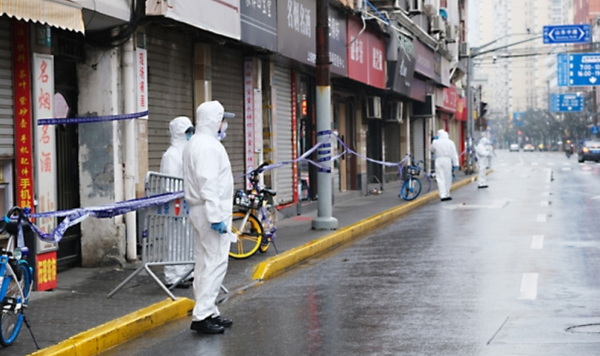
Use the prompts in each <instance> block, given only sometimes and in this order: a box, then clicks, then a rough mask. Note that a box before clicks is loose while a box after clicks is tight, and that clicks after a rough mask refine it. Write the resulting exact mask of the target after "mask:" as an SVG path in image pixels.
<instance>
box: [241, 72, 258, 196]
mask: <svg viewBox="0 0 600 356" xmlns="http://www.w3.org/2000/svg"><path fill="white" fill-rule="evenodd" d="M252 79H253V78H252V61H246V62H244V127H245V130H244V135H245V139H244V142H245V149H246V155H245V156H246V172H250V171H251V170H252V169H254V168H255V167H256V164H255V162H254V98H253V97H252V94H253V92H254V88H253V85H252V84H253V80H252ZM246 189H252V185H251V184H250V182H249V180H247V179H246Z"/></svg>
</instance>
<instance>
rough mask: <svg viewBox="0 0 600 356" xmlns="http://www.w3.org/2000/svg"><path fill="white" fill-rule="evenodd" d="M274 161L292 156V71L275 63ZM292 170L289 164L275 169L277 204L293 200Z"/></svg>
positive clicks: (280, 160)
mask: <svg viewBox="0 0 600 356" xmlns="http://www.w3.org/2000/svg"><path fill="white" fill-rule="evenodd" d="M273 82H274V83H273V84H274V86H275V120H274V121H275V123H274V126H275V140H276V143H277V146H276V147H275V161H276V162H284V161H291V160H292V159H293V156H292V73H291V71H290V69H288V68H285V67H282V66H279V65H276V66H275V77H274V80H273ZM293 175H294V171H293V167H292V165H291V164H288V165H285V166H283V167H281V168H278V169H277V170H276V171H275V182H276V190H277V196H276V197H275V199H276V201H277V203H278V204H285V203H290V202H293V201H294V187H293V185H294V176H293Z"/></svg>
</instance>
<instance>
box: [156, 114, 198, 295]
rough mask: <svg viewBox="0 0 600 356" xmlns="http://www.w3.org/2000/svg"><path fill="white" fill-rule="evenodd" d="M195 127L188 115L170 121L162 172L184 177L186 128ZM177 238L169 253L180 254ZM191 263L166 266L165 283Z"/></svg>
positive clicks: (180, 227)
mask: <svg viewBox="0 0 600 356" xmlns="http://www.w3.org/2000/svg"><path fill="white" fill-rule="evenodd" d="M190 127H193V125H192V122H191V121H190V119H189V118H188V117H186V116H179V117H176V118H174V119H173V120H171V122H170V123H169V134H170V135H171V146H170V147H169V148H168V149H167V151H166V152H165V153H164V154H163V156H162V160H161V161H160V173H162V174H166V175H169V176H173V177H180V178H183V148H184V147H185V145H186V144H187V137H186V133H185V132H186V130H188V129H189V128H190ZM175 228H176V229H177V231H172V233H173V234H174V235H173V236H175V238H176V237H177V236H178V235H179V234H183V233H185V226H184V224H183V221H182V224H181V225H177V226H176V227H175ZM175 238H171V244H170V245H169V246H168V247H167V248H168V250H169V251H168V252H169V254H178V255H180V254H181V253H182V251H177V249H176V248H175V247H174V246H181V244H178V243H177V242H176V241H175ZM189 252H190V255H193V251H189ZM190 267H191V266H189V265H178V266H165V269H164V273H165V283H166V284H167V285H171V284H173V283H175V282H176V281H177V280H178V279H179V278H181V277H183V275H184V274H185V273H186V272H187V271H188V270H189V269H190ZM192 277H193V275H192Z"/></svg>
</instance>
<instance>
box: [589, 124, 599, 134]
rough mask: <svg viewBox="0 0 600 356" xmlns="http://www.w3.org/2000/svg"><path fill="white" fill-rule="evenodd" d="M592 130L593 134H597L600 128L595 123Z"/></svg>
mask: <svg viewBox="0 0 600 356" xmlns="http://www.w3.org/2000/svg"><path fill="white" fill-rule="evenodd" d="M590 131H591V132H592V135H597V134H598V133H600V128H598V126H596V125H594V126H592V127H590Z"/></svg>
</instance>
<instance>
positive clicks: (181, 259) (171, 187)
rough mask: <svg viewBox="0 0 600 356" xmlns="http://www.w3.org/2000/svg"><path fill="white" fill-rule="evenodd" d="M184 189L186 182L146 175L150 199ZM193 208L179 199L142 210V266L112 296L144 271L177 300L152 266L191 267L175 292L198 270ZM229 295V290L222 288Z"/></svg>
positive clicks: (139, 235) (175, 284) (140, 221)
mask: <svg viewBox="0 0 600 356" xmlns="http://www.w3.org/2000/svg"><path fill="white" fill-rule="evenodd" d="M182 190H183V179H182V178H180V177H173V176H168V175H165V174H160V173H156V172H148V174H146V182H145V190H144V194H145V195H146V196H147V197H148V196H152V195H156V194H161V193H171V192H178V191H182ZM188 215H189V206H188V204H187V202H186V201H185V200H184V199H175V200H172V201H170V202H168V203H166V204H163V205H159V206H154V207H151V208H148V209H142V210H139V211H138V222H139V223H140V225H142V226H143V228H142V229H138V244H139V245H140V246H141V249H142V265H141V266H140V267H139V268H138V269H136V270H135V271H134V272H133V273H132V274H131V275H130V276H129V277H127V278H126V279H125V280H124V281H123V282H121V284H119V285H118V286H117V287H116V288H115V289H114V290H112V291H111V292H110V293H109V294H108V296H107V298H110V297H112V296H113V295H114V294H115V293H117V292H118V291H119V290H120V289H121V288H123V287H124V286H125V285H126V284H127V283H129V281H131V279H133V277H135V276H136V275H138V274H139V273H140V272H141V271H142V270H146V272H147V273H148V275H150V277H152V279H154V281H155V282H156V283H157V284H158V285H159V286H160V287H161V288H162V289H163V291H164V292H165V293H167V295H168V296H169V297H170V298H171V299H173V300H176V299H177V298H176V297H175V296H174V295H173V293H171V291H170V290H169V289H168V288H167V287H166V286H165V285H164V284H163V282H162V281H161V280H160V279H159V278H158V277H157V276H156V274H155V273H154V272H153V271H152V270H151V269H150V266H172V265H190V269H189V271H188V272H187V273H186V274H185V275H183V276H181V277H180V278H179V279H178V280H177V281H176V282H175V283H173V285H172V286H171V289H173V288H175V286H177V284H179V282H181V281H182V280H184V279H185V278H187V277H188V276H189V275H190V273H192V271H193V270H194V263H195V261H194V234H195V232H194V227H193V226H192V224H191V223H190V220H189V218H188ZM221 288H222V289H223V290H224V291H225V292H227V290H226V289H225V288H224V287H221Z"/></svg>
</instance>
